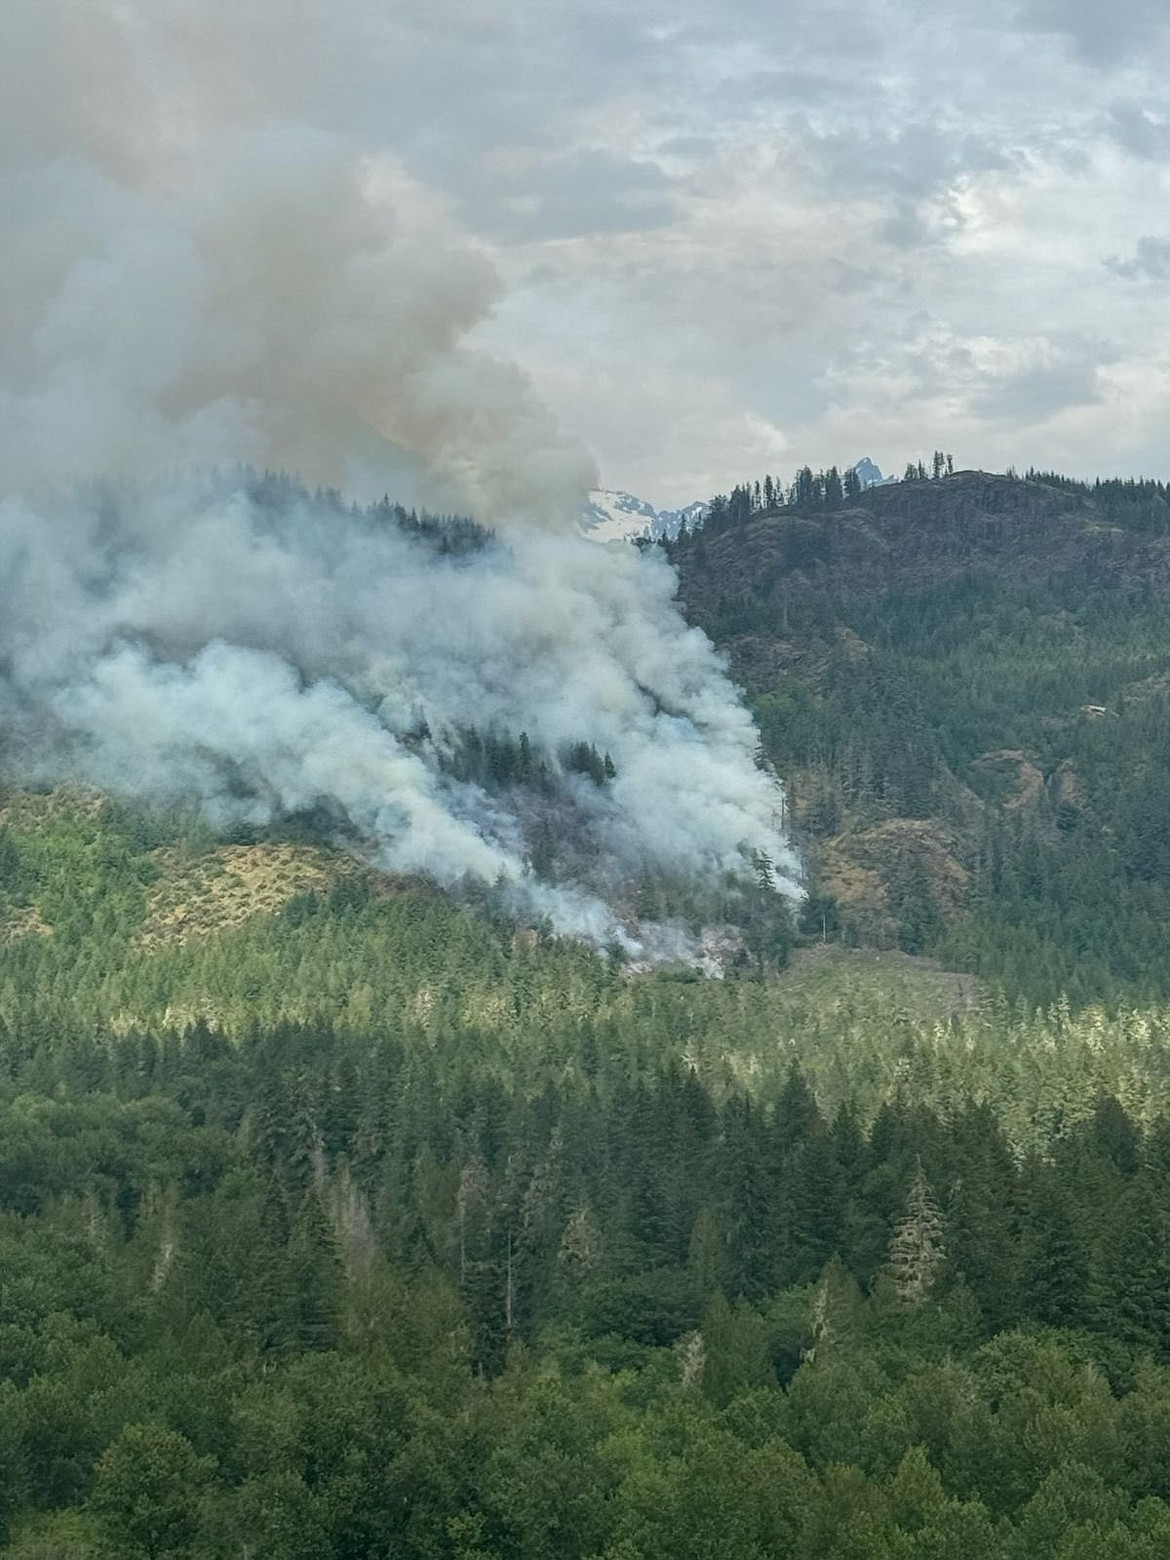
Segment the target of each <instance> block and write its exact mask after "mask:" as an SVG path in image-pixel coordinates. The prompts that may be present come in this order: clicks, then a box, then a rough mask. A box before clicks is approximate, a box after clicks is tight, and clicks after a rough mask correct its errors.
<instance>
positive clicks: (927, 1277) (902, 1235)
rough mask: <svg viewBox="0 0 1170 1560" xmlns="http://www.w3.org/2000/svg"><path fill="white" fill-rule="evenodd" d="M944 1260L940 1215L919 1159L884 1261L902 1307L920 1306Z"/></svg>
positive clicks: (944, 1248) (941, 1217) (944, 1251)
mask: <svg viewBox="0 0 1170 1560" xmlns="http://www.w3.org/2000/svg"><path fill="white" fill-rule="evenodd" d="M945 1257H946V1246H945V1242H944V1238H943V1216H942V1212H941V1210H940V1209H939V1206H938V1203H937V1202H936V1201H935V1197H934V1193H933V1192H932V1191H931V1188H930V1183H929V1182H928V1181H927V1179H926V1172H925V1171H924V1170H923V1168H922V1161H921V1159H920V1160H919V1161H918V1164H917V1167H916V1169H915V1172H914V1180H913V1181H912V1182H911V1184H910V1190H909V1192H908V1193H907V1195H906V1206H905V1211H904V1212H903V1215H902V1217H901V1219H900V1220H899V1221H898V1224H897V1226H896V1227H895V1229H894V1234H893V1237H892V1238H891V1240H890V1249H889V1255H888V1257H887V1259H886V1272H887V1273H888V1274H889V1276H890V1279H891V1280H892V1282H893V1285H894V1288H895V1290H896V1292H897V1294H898V1297H899V1299H900V1300H902V1301H903V1303H904V1304H906V1305H921V1304H922V1302H923V1301H924V1300H925V1299H926V1298H927V1297H928V1296H929V1294H930V1292H931V1290H932V1289H933V1287H934V1282H935V1279H936V1278H937V1277H938V1274H939V1270H940V1269H941V1267H942V1264H943V1260H944V1258H945Z"/></svg>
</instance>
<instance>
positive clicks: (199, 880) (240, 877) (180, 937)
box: [142, 844, 363, 947]
mask: <svg viewBox="0 0 1170 1560" xmlns="http://www.w3.org/2000/svg"><path fill="white" fill-rule="evenodd" d="M155 860H156V862H157V863H158V866H159V869H160V873H159V878H158V881H157V882H156V883H155V884H154V885H153V886H152V888H151V890H150V893H149V896H148V899H147V923H146V929H145V930H144V932H143V934H142V942H143V944H144V945H145V946H146V947H154V946H158V945H160V944H163V943H168V942H185V941H187V940H188V939H189V938H191V937H202V936H207V935H208V934H209V933H211V932H216V931H220V930H221V929H222V928H224V927H229V926H238V925H239V924H240V923H241V922H242V921H246V920H249V919H250V918H251V917H252V916H256V915H272V914H273V913H274V912H275V911H277V910H279V909H281V907H282V906H284V905H286V904H287V903H288V902H289V900H290V899H293V898H295V897H296V896H297V895H298V894H308V893H327V892H328V891H329V889H331V888H332V887H333V886H334V884H335V883H337V882H338V880H339V879H340V878H342V877H345V876H349V875H352V874H353V873H355V872H360V871H362V870H363V869H362V868H360V867H359V866H357V865H356V863H354V862H352V861H350V860H349V859H348V858H346V857H344V856H340V855H338V854H337V853H336V852H335V851H329V850H325V849H323V848H321V847H319V846H311V845H289V844H280V845H223V846H220V847H219V848H218V849H216V850H212V851H208V852H206V853H205V854H203V855H200V856H197V857H196V858H194V859H193V860H189V859H185V858H184V855H183V852H182V851H181V849H177V848H175V847H173V846H168V847H167V848H165V849H163V850H160V851H157V852H156V853H155Z"/></svg>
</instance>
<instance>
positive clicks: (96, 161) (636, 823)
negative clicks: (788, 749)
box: [0, 0, 797, 940]
mask: <svg viewBox="0 0 1170 1560" xmlns="http://www.w3.org/2000/svg"><path fill="white" fill-rule="evenodd" d="M184 9H185V12H186V21H187V23H188V25H189V27H190V28H191V29H193V31H191V33H190V34H189V36H191V37H196V36H198V38H199V39H200V40H201V43H200V47H202V44H203V43H206V42H207V36H210V34H208V35H205V34H204V33H202V32H200V30H199V28H198V26H197V18H198V17H199V15H200V8H199V7H198V6H190V7H186V8H184ZM166 14H167V16H168V18H169V22H170V24H171V25H172V26H173V25H176V13H174V12H173V9H172V8H166ZM224 14H225V13H224V12H223V11H222V10H221V9H219V8H212V7H210V6H209V7H207V9H206V16H205V17H204V18H203V20H204V22H205V23H206V25H207V27H208V28H210V29H211V34H214V32H215V28H216V27H218V26H220V25H221V22H222V17H223V15H224ZM217 17H218V18H219V19H220V20H219V21H217V20H216V18H217ZM160 37H161V38H163V44H160ZM165 37H166V32H165V29H164V30H163V32H162V33H160V32H159V30H158V29H157V28H155V27H153V26H152V13H151V12H150V11H149V10H148V9H147V8H145V7H144V6H141V7H136V6H135V5H134V4H133V3H130V4H119V5H117V6H114V5H113V4H110V5H108V6H107V5H104V4H101V3H93V4H87V5H85V6H82V7H76V6H72V5H66V4H64V3H63V0H37V4H36V5H33V4H31V3H27V0H14V3H13V5H12V6H10V7H6V8H4V10H3V12H2V13H0V104H2V105H4V106H3V107H0V151H2V153H3V161H2V164H0V483H2V484H3V490H4V491H6V492H7V493H8V495H9V496H8V498H7V499H5V500H3V501H2V502H0V718H2V720H3V723H4V729H5V734H6V738H7V748H8V750H9V752H10V754H15V755H16V756H17V759H18V761H19V763H20V765H21V767H22V769H23V771H24V772H25V773H30V774H34V775H36V776H38V777H51V778H56V777H62V776H68V777H75V778H84V779H86V780H89V781H91V782H94V783H96V784H99V785H102V786H106V787H109V788H110V789H112V790H114V791H117V792H122V793H131V794H137V795H142V796H146V797H149V798H154V799H162V800H166V799H180V798H183V797H189V796H194V797H197V798H199V799H200V801H201V802H202V805H203V806H204V808H205V809H206V811H207V813H208V814H209V816H211V817H212V818H213V819H214V820H216V821H217V822H220V823H222V824H224V825H227V824H232V823H239V822H241V821H242V822H250V823H254V824H265V823H268V822H270V821H272V820H273V819H276V818H279V817H282V816H286V815H289V814H295V813H299V812H304V811H306V810H309V809H316V810H324V812H325V814H326V815H327V816H328V817H329V818H331V819H333V820H334V822H335V823H336V824H337V826H338V827H344V828H345V829H346V830H347V831H348V832H349V833H350V835H351V837H356V839H357V840H359V841H360V842H361V843H362V845H363V848H365V849H366V850H367V851H368V852H370V853H371V854H372V855H373V856H375V857H376V859H378V860H379V861H380V862H382V863H383V864H384V865H385V866H387V867H388V868H394V869H397V870H409V871H418V872H424V873H427V874H429V875H431V876H432V877H434V878H436V879H437V880H438V881H440V882H443V883H455V882H458V881H461V880H464V879H466V878H472V879H477V880H481V881H483V882H487V883H495V882H497V881H500V880H502V881H504V882H505V883H509V884H512V885H513V886H514V889H515V892H516V894H517V895H518V896H519V897H520V898H521V899H522V900H524V902H526V903H527V905H528V906H529V907H530V908H531V909H532V910H534V911H537V912H539V913H542V914H547V915H549V916H551V917H552V919H553V920H554V922H556V924H558V925H561V926H563V927H565V928H567V929H574V930H577V931H579V932H581V933H582V934H583V935H588V936H590V937H592V938H594V939H596V940H604V939H605V938H606V937H608V936H612V935H613V934H614V932H615V923H614V920H613V917H612V916H611V915H610V914H609V913H608V912H607V911H606V910H605V907H604V905H603V904H602V903H601V902H600V901H599V900H598V899H597V898H596V896H594V895H592V894H591V893H590V892H588V891H586V890H585V889H575V888H572V887H567V886H564V885H561V886H554V885H550V884H545V883H538V882H536V881H535V880H534V879H533V877H532V875H531V873H530V871H529V869H528V867H527V865H526V859H525V855H526V845H525V839H524V830H523V827H522V823H523V820H522V819H521V818H520V817H519V816H517V813H516V810H515V807H514V806H513V805H512V804H511V803H510V802H509V799H508V797H507V796H499V797H495V798H492V797H489V796H488V795H486V794H485V792H484V791H483V790H481V789H480V788H479V787H477V786H475V785H472V784H468V783H462V784H461V783H458V782H456V781H455V780H454V779H452V778H451V775H450V773H449V772H448V770H449V767H450V766H449V765H446V764H445V763H444V759H445V757H446V756H447V755H448V754H449V751H450V748H451V746H452V744H453V743H454V742H455V740H456V737H457V733H458V732H459V731H460V730H461V729H464V728H468V727H474V728H477V729H479V730H485V731H497V732H500V733H507V734H510V735H512V736H515V735H516V734H518V733H519V732H521V731H524V732H526V733H527V734H528V736H529V738H530V740H531V742H532V743H533V744H535V745H537V746H538V747H539V748H540V749H541V750H543V751H545V752H547V753H548V754H550V755H556V754H557V753H559V752H560V751H562V749H563V748H564V746H565V745H566V744H568V743H572V742H580V741H584V742H586V743H592V744H594V745H595V746H596V748H597V749H598V751H600V752H608V753H609V754H610V755H611V756H612V759H613V762H614V765H615V767H616V775H615V776H614V778H613V779H612V781H611V783H609V784H607V785H604V786H600V787H599V786H596V785H594V784H593V783H592V782H591V781H588V780H585V779H580V778H578V777H574V776H568V777H565V778H564V782H563V783H564V785H565V787H567V788H568V789H569V790H571V791H572V792H573V794H574V797H575V802H576V809H577V811H578V812H579V813H580V814H581V815H582V817H583V818H584V820H585V824H586V826H587V829H588V831H589V833H590V836H591V838H592V839H593V840H594V842H595V843H596V846H597V849H598V850H599V851H600V852H601V853H602V854H603V855H604V856H605V858H606V859H607V860H610V861H612V862H614V863H616V864H618V865H619V867H620V868H621V869H622V870H629V871H633V870H637V869H638V868H639V867H640V866H652V867H657V868H661V869H663V870H666V871H669V872H673V873H682V874H687V875H691V876H694V875H711V874H722V873H727V872H731V873H739V874H741V875H742V874H744V873H746V872H750V870H751V863H752V861H753V859H756V858H757V857H758V855H759V854H760V853H763V854H766V855H767V856H768V857H769V858H770V859H771V860H772V861H773V862H774V863H775V865H776V868H777V871H778V876H779V879H780V881H781V884H782V886H785V887H789V888H791V887H792V884H793V882H794V880H795V876H796V870H797V867H796V862H795V859H794V857H793V855H792V853H791V851H790V849H789V848H788V846H787V844H786V842H785V840H784V839H783V838H782V836H781V835H780V833H779V832H778V829H777V826H776V820H775V809H776V806H777V802H778V795H777V789H776V786H775V783H774V781H773V780H771V779H770V777H768V776H767V775H766V774H764V773H763V772H762V771H761V770H760V769H758V768H757V767H756V764H755V762H754V757H753V755H754V750H755V746H756V734H755V732H754V729H753V727H752V724H751V721H750V719H749V717H748V715H747V713H746V711H745V710H744V709H743V707H742V705H741V704H740V702H739V700H738V698H737V696H736V693H735V690H734V689H733V688H732V686H731V684H730V683H729V682H728V680H727V678H726V676H725V674H724V671H723V669H722V667H721V664H720V662H719V660H718V658H717V657H716V655H715V653H714V651H713V649H712V647H711V645H710V644H709V642H708V641H707V640H706V638H705V637H704V636H703V635H702V634H700V633H699V632H697V631H696V630H693V629H689V628H688V627H687V626H686V624H685V623H684V621H683V619H682V617H681V615H680V614H679V612H678V610H677V608H676V606H675V604H674V601H673V592H674V588H675V583H676V582H675V579H674V576H673V574H672V572H671V570H670V569H669V568H668V566H667V565H666V564H665V562H664V561H663V560H662V558H661V557H660V555H659V554H658V553H657V552H656V551H653V550H652V551H651V552H650V553H649V554H647V555H645V556H640V555H639V554H637V553H636V552H635V551H634V550H633V549H626V548H616V549H606V548H599V547H596V546H593V545H591V544H589V543H587V542H585V541H583V540H579V539H577V538H576V537H574V536H573V535H572V534H571V530H570V528H569V525H568V522H569V519H570V517H572V516H574V515H575V514H576V513H577V512H578V510H579V507H580V503H581V499H582V497H583V495H584V493H585V492H586V491H587V490H588V489H589V488H590V487H591V486H594V485H596V481H597V476H596V472H595V470H594V468H593V465H592V462H591V461H590V459H589V458H588V456H587V455H586V454H585V452H584V451H583V450H582V449H581V448H580V446H579V445H578V444H577V443H576V442H575V441H573V440H572V439H570V438H567V437H566V436H564V435H563V434H562V433H561V431H560V430H559V429H558V428H557V426H556V424H555V422H554V421H553V419H552V418H551V417H550V416H549V415H548V413H547V411H546V410H545V409H544V408H543V407H542V406H541V404H540V402H539V400H538V399H537V398H536V397H535V395H534V394H533V392H532V389H531V387H530V386H529V384H528V383H527V382H526V380H525V379H524V378H523V376H522V375H521V374H519V373H518V372H517V371H516V370H515V369H513V368H511V367H509V366H508V365H506V364H502V363H499V362H497V361H495V360H493V359H490V358H487V357H485V356H484V355H483V354H481V353H478V352H476V351H474V350H472V349H471V348H470V347H469V346H468V345H467V338H468V334H469V332H470V331H471V330H472V329H473V327H474V326H475V324H476V323H477V322H478V321H480V320H481V319H483V318H484V317H485V315H486V314H487V313H488V312H489V311H490V309H491V307H492V305H493V302H494V300H495V298H496V297H497V296H498V293H499V288H500V283H499V279H498V277H497V275H496V274H495V272H494V270H493V268H492V266H491V264H490V263H489V261H488V260H487V259H486V258H485V256H484V255H483V254H481V253H480V252H478V251H477V250H476V249H475V248H474V247H473V246H471V245H470V244H469V243H467V242H466V241H464V240H463V239H461V238H460V236H459V234H458V233H457V232H456V231H455V230H454V229H453V227H452V225H451V223H450V221H449V220H448V218H447V216H446V215H445V213H444V212H443V210H442V209H441V207H439V206H438V204H437V203H436V202H435V201H434V199H433V198H432V197H431V196H430V195H429V194H428V192H427V191H426V190H425V189H422V188H421V187H420V186H418V185H417V184H416V183H414V182H413V181H412V180H410V179H409V178H407V177H406V175H405V174H404V173H403V171H402V169H401V168H400V167H399V166H398V165H397V164H396V163H395V162H394V161H393V160H392V159H390V158H388V157H386V156H378V157H371V156H368V155H366V154H365V153H364V152H363V150H362V148H361V147H360V146H358V145H355V144H354V143H353V142H352V141H351V140H349V139H347V138H346V137H343V136H340V135H338V134H336V133H333V132H329V133H327V132H324V131H322V130H320V129H318V128H315V127H313V126H310V125H303V124H295V123H294V124H289V123H288V122H287V119H285V121H284V122H277V121H275V120H273V119H272V118H271V117H267V118H265V120H264V121H263V122H251V121H250V120H249V116H248V115H247V114H243V113H241V112H238V111H237V112H234V113H230V114H223V113H218V112H215V113H213V112H212V109H213V108H214V107H215V105H216V104H217V103H218V102H219V101H220V98H221V96H222V89H223V81H222V79H220V78H217V81H216V83H215V84H210V83H209V81H208V80H203V81H202V82H201V81H200V80H199V78H198V76H197V75H196V77H195V78H194V80H193V79H192V77H191V75H190V73H189V72H187V73H183V74H182V79H181V81H180V82H179V84H178V85H175V84H174V83H171V86H170V89H169V90H163V87H164V86H165V85H166V84H167V83H168V81H170V75H171V72H170V70H169V67H170V66H171V65H172V64H173V60H171V59H170V58H169V57H168V56H167V55H166V52H165V47H164V45H165ZM160 48H162V49H163V52H162V54H161V55H160V52H159V50H160ZM222 53H223V51H222V50H219V51H216V50H211V49H210V48H209V49H208V54H209V57H212V56H214V57H216V58H219V57H220V56H221V55H222ZM212 85H215V86H216V90H212ZM237 109H238V104H237ZM235 461H251V462H254V463H257V464H260V465H266V466H269V467H273V468H285V469H291V470H295V471H297V472H298V473H299V474H301V475H302V476H303V477H305V478H306V479H307V480H308V481H309V482H311V483H319V484H326V485H336V486H342V487H345V488H347V489H348V490H350V491H354V490H357V491H361V492H365V493H367V494H368V493H369V491H370V488H371V486H372V485H373V484H375V483H377V484H379V485H383V484H384V485H390V484H391V483H392V484H393V485H394V487H395V489H396V490H397V491H398V492H401V491H402V489H403V485H404V484H405V485H407V486H408V487H409V489H410V497H411V498H417V499H419V500H421V501H424V502H427V503H429V504H430V505H431V506H433V507H436V508H440V509H446V510H455V511H459V512H463V513H472V514H475V515H476V516H477V517H479V518H480V519H482V520H484V521H486V522H488V523H489V524H491V525H493V526H495V527H496V528H497V530H499V531H500V532H501V534H502V535H503V537H504V540H502V541H500V542H498V543H496V544H493V545H489V546H487V547H484V548H481V549H478V550H475V551H473V552H470V553H467V554H464V555H460V556H457V557H445V556H440V555H438V554H437V553H436V551H435V550H434V549H433V548H432V547H429V546H428V545H426V544H425V543H424V542H421V541H419V540H418V539H417V538H415V537H412V536H411V535H409V534H407V533H404V532H403V531H402V530H401V529H400V528H398V527H397V526H395V525H394V524H392V523H390V522H389V521H388V520H387V519H386V518H385V517H384V516H383V517H382V518H381V519H379V518H377V516H376V515H373V514H370V513H365V512H358V511H357V510H346V509H344V508H343V507H342V506H340V505H337V504H333V503H329V502H310V501H308V500H307V499H306V498H305V497H304V496H301V497H297V496H296V495H286V496H285V499H284V501H282V502H281V503H280V504H277V505H273V504H268V503H259V502H256V501H255V499H254V497H252V496H249V494H248V492H246V491H245V490H244V488H243V487H241V486H238V485H237V486H236V487H234V488H233V487H232V486H231V485H230V484H225V483H224V482H214V481H209V480H200V479H197V478H196V477H194V476H193V475H192V473H193V472H196V471H198V470H204V471H206V470H207V469H208V468H209V467H210V466H211V465H213V464H214V463H225V464H230V463H232V462H235ZM95 478H101V479H103V480H105V481H107V482H111V481H112V482H113V484H114V486H113V487H112V488H107V489H100V488H95V487H93V486H92V485H91V486H89V487H86V486H85V484H86V483H87V482H90V481H91V479H95ZM424 730H425V732H426V733H427V734H426V735H425V736H422V735H420V733H421V732H423V731H424Z"/></svg>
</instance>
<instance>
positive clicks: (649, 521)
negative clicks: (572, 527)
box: [581, 488, 707, 542]
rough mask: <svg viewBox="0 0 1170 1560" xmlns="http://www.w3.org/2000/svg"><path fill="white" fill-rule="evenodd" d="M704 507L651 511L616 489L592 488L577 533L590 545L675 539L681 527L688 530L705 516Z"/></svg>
mask: <svg viewBox="0 0 1170 1560" xmlns="http://www.w3.org/2000/svg"><path fill="white" fill-rule="evenodd" d="M706 513H707V505H706V504H704V503H700V502H695V503H693V504H687V505H686V506H685V508H683V509H655V508H654V505H653V504H648V503H647V502H646V500H645V499H643V498H638V497H637V496H636V495H635V494H633V493H626V492H623V491H622V490H621V489H618V488H595V489H594V490H593V492H592V493H590V495H589V502H588V503H587V504H586V505H585V506H584V507H583V508H582V510H581V529H582V530H583V531H584V533H585V535H586V536H587V537H588V538H589V540H590V541H592V542H622V541H624V542H630V541H638V540H639V539H643V538H644V539H645V540H647V541H656V540H657V539H658V538H659V537H660V536H666V537H671V538H673V537H676V536H677V535H678V533H679V530H680V528H681V527H682V525H683V524H684V522H685V524H686V525H687V526H688V527H690V526H693V525H694V524H695V522H696V521H697V520H701V519H703V518H704V517H705V516H706Z"/></svg>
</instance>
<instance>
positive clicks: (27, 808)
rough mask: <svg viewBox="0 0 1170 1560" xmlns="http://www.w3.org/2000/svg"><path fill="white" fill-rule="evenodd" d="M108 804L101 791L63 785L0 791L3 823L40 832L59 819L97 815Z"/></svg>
mask: <svg viewBox="0 0 1170 1560" xmlns="http://www.w3.org/2000/svg"><path fill="white" fill-rule="evenodd" d="M105 805H106V798H105V797H104V796H103V795H102V793H101V792H100V791H91V790H88V789H86V788H85V787H84V786H74V785H61V786H58V787H57V788H56V790H53V791H15V790H14V791H0V826H3V827H6V828H10V829H16V830H18V831H19V832H21V833H24V834H37V833H39V832H40V830H42V829H45V828H48V826H49V825H50V824H51V823H54V822H56V821H57V820H58V819H59V818H63V817H66V818H77V817H82V818H96V817H97V816H98V814H99V813H100V812H101V810H102V808H103V807H104V806H105Z"/></svg>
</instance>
